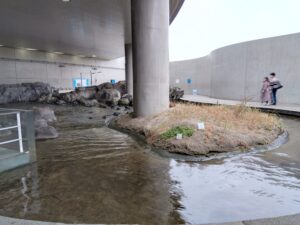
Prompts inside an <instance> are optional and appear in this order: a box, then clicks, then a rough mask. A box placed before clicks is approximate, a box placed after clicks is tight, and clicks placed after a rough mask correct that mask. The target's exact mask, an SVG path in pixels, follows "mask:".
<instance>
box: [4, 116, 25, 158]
mask: <svg viewBox="0 0 300 225" xmlns="http://www.w3.org/2000/svg"><path fill="white" fill-rule="evenodd" d="M7 115H16V119H17V125H15V126H9V127H0V132H1V131H4V130H12V129H18V138H17V139H11V140H7V141H3V142H0V145H5V144H9V143H13V142H19V150H20V152H21V153H23V152H24V149H23V139H22V125H21V116H20V112H6V113H0V116H7Z"/></svg>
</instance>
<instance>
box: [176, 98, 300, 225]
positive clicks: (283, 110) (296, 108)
mask: <svg viewBox="0 0 300 225" xmlns="http://www.w3.org/2000/svg"><path fill="white" fill-rule="evenodd" d="M181 100H182V101H184V102H192V103H199V104H208V105H218V104H220V105H238V104H242V103H243V102H241V101H234V100H225V99H217V98H211V97H206V96H201V95H184V96H183V98H181ZM245 104H246V105H247V106H249V107H253V108H258V109H261V110H262V111H268V112H275V113H279V114H285V115H292V116H300V105H292V104H280V103H279V104H278V105H272V106H264V105H262V104H261V103H259V102H246V103H245ZM299 224H300V223H299Z"/></svg>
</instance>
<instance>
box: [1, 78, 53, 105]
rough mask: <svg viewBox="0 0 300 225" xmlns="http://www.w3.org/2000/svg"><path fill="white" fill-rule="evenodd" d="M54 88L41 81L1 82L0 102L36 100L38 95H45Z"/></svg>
mask: <svg viewBox="0 0 300 225" xmlns="http://www.w3.org/2000/svg"><path fill="white" fill-rule="evenodd" d="M54 90H55V89H54V88H53V87H51V86H50V85H49V84H45V83H41V82H36V83H21V84H1V85H0V104H6V103H13V102H34V101H38V100H39V98H40V97H42V96H47V95H49V94H51V93H52V92H53V91H54Z"/></svg>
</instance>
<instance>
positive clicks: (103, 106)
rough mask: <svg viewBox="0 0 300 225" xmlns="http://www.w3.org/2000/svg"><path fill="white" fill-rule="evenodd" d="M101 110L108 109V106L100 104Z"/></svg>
mask: <svg viewBox="0 0 300 225" xmlns="http://www.w3.org/2000/svg"><path fill="white" fill-rule="evenodd" d="M98 106H99V108H102V109H106V105H104V104H102V103H99V105H98Z"/></svg>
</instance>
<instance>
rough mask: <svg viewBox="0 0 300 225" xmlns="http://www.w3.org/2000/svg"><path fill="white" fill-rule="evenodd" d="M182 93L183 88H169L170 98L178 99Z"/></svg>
mask: <svg viewBox="0 0 300 225" xmlns="http://www.w3.org/2000/svg"><path fill="white" fill-rule="evenodd" d="M183 95H184V90H182V89H181V88H179V87H171V88H170V89H169V98H170V100H173V101H174V100H180V99H181V98H182V97H183Z"/></svg>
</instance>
